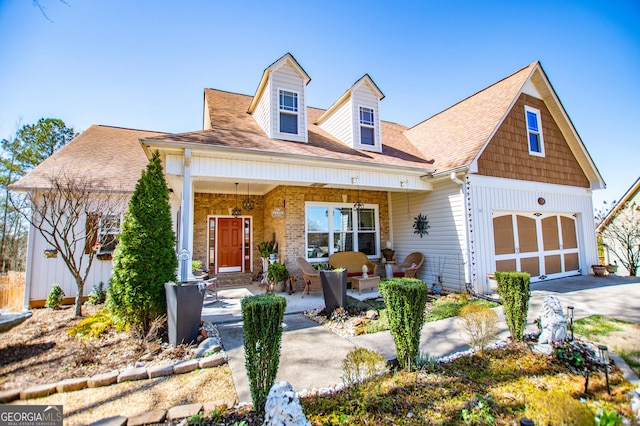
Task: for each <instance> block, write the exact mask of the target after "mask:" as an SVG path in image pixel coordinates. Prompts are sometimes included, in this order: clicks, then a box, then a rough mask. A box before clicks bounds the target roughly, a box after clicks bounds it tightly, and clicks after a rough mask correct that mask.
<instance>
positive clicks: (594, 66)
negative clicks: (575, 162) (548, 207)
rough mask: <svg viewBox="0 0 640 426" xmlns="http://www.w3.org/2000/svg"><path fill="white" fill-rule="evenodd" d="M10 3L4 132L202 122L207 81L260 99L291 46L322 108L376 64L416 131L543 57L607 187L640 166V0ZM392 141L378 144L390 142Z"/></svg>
mask: <svg viewBox="0 0 640 426" xmlns="http://www.w3.org/2000/svg"><path fill="white" fill-rule="evenodd" d="M40 5H41V6H42V7H43V8H44V12H45V14H46V16H45V15H44V14H43V13H42V12H41V11H40V9H39V8H38V7H37V6H36V5H35V4H34V3H33V1H32V0H0V138H10V137H11V136H12V135H14V134H15V132H16V130H17V129H18V128H19V127H20V126H22V125H24V124H31V123H35V122H36V121H37V120H38V119H39V118H41V117H52V118H60V119H62V120H63V121H64V122H65V123H66V124H67V126H72V127H74V128H75V129H76V130H77V131H82V130H85V129H87V128H88V127H89V126H90V125H92V124H103V125H112V126H118V127H128V128H134V129H144V130H155V131H163V132H174V133H177V132H185V131H192V130H198V129H201V128H202V114H203V110H202V108H203V90H204V88H206V87H210V88H216V89H221V90H226V91H230V92H237V93H242V94H248V95H253V94H254V93H255V90H256V88H257V86H258V83H259V81H260V77H261V75H262V72H263V70H264V69H265V68H266V67H267V66H269V65H270V64H271V63H272V62H273V61H275V60H276V59H278V58H280V57H281V56H282V55H283V54H285V53H287V52H290V53H291V54H293V55H294V57H295V58H296V59H297V60H298V62H299V63H300V64H301V66H302V67H303V68H304V69H305V71H306V72H307V73H308V74H309V76H310V77H311V82H310V83H309V85H308V86H307V105H309V106H314V107H318V108H327V107H329V106H330V105H331V104H332V103H333V102H334V101H335V100H337V99H338V97H340V95H342V94H343V93H344V91H345V90H346V89H347V88H349V86H351V85H352V84H353V83H354V82H355V81H356V80H358V79H359V78H360V77H362V75H364V74H365V73H368V74H369V75H370V76H371V77H372V78H373V80H374V81H375V82H376V84H377V85H378V87H379V88H380V89H381V90H382V92H383V93H384V94H385V96H386V97H385V98H384V99H383V100H382V101H381V104H380V115H381V118H382V119H383V120H387V121H393V122H397V123H401V124H403V125H406V126H413V125H415V124H417V123H419V122H421V121H423V120H424V119H426V118H428V117H430V116H432V115H433V114H436V113H437V112H439V111H442V110H443V109H446V108H447V107H449V106H451V105H453V104H455V103H457V102H459V101H460V100H462V99H464V98H466V97H468V96H470V95H472V94H474V93H476V92H477V91H479V90H482V89H483V88H485V87H487V86H489V85H491V84H493V83H495V82H496V81H498V80H500V79H502V78H504V77H506V76H508V75H510V74H512V73H513V72H515V71H517V70H519V69H521V68H523V67H525V66H527V65H528V64H530V63H532V62H535V61H537V60H539V61H540V62H541V64H542V67H543V68H544V70H545V72H546V73H547V75H548V77H549V80H550V81H551V84H552V85H553V87H554V89H555V90H556V93H557V94H558V96H559V98H560V100H561V102H562V104H563V105H564V108H565V110H566V111H567V113H568V115H569V117H570V118H571V120H572V122H573V124H574V126H575V128H576V129H577V131H578V133H579V135H580V137H581V138H582V141H583V142H584V144H585V146H586V147H587V149H588V151H589V153H590V154H591V156H592V158H593V160H594V161H595V164H596V166H597V167H598V169H599V171H600V173H601V174H602V176H603V178H604V180H605V182H606V183H607V189H606V190H599V191H594V206H595V207H596V208H597V207H599V206H600V205H601V204H602V202H603V201H605V200H606V201H608V202H611V201H613V200H617V199H620V198H621V197H622V195H623V194H624V192H625V191H626V190H627V189H628V188H629V187H630V186H631V184H633V182H634V181H635V180H636V178H637V177H638V176H640V137H639V136H638V134H637V133H636V127H637V125H638V122H639V121H640V102H639V100H640V0H626V1H625V0H620V1H617V0H608V1H601V2H598V1H589V0H579V1H560V0H554V1H546V0H541V1H536V2H516V1H491V0H487V1H483V2H479V1H457V0H452V1H439V2H436V1H428V0H424V1H376V0H369V1H366V2H365V1H360V0H352V1H344V0H339V1H333V0H327V1H323V2H306V1H302V0H299V1H280V0H269V1H264V0H263V1H242V0H237V1H218V0H190V1H175V0H173V1H165V0H155V1H152V0H135V1H131V0H90V1H87V0H65V1H64V2H63V1H60V0H40ZM383 143H384V141H383Z"/></svg>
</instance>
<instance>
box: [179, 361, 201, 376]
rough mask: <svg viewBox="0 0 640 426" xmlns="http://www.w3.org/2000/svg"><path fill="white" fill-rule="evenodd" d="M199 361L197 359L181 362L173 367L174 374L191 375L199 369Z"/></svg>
mask: <svg viewBox="0 0 640 426" xmlns="http://www.w3.org/2000/svg"><path fill="white" fill-rule="evenodd" d="M198 365H199V364H198V360H197V359H189V360H187V361H180V362H179V363H177V364H174V366H173V372H174V374H184V373H189V372H191V371H193V370H195V369H196V368H198Z"/></svg>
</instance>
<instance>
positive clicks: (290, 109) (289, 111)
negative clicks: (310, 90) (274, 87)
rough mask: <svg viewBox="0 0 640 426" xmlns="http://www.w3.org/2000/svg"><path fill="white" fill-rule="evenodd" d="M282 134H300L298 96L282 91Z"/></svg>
mask: <svg viewBox="0 0 640 426" xmlns="http://www.w3.org/2000/svg"><path fill="white" fill-rule="evenodd" d="M280 133H290V134H293V135H297V134H298V94H297V93H295V92H289V91H287V90H280Z"/></svg>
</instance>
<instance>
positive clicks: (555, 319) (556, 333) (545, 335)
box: [538, 296, 569, 345]
mask: <svg viewBox="0 0 640 426" xmlns="http://www.w3.org/2000/svg"><path fill="white" fill-rule="evenodd" d="M568 322H569V321H568V320H567V319H566V318H565V316H564V313H563V312H562V305H561V304H560V301H559V300H558V298H557V297H555V296H547V297H545V298H544V301H543V302H542V311H541V312H540V327H541V328H542V332H541V333H540V337H538V344H540V345H543V344H551V343H559V342H562V341H564V340H565V339H566V338H567V323H568Z"/></svg>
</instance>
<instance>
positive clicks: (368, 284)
mask: <svg viewBox="0 0 640 426" xmlns="http://www.w3.org/2000/svg"><path fill="white" fill-rule="evenodd" d="M351 280H352V281H351V289H352V290H355V289H356V287H357V288H358V294H362V290H367V289H374V288H376V287H378V284H380V277H379V276H377V275H376V276H373V275H370V276H368V277H367V278H365V277H363V276H359V277H351Z"/></svg>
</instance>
